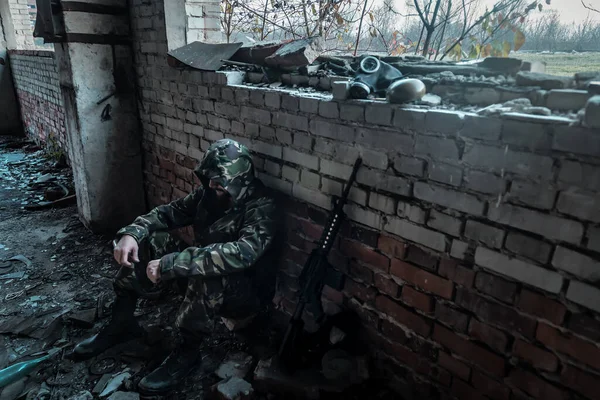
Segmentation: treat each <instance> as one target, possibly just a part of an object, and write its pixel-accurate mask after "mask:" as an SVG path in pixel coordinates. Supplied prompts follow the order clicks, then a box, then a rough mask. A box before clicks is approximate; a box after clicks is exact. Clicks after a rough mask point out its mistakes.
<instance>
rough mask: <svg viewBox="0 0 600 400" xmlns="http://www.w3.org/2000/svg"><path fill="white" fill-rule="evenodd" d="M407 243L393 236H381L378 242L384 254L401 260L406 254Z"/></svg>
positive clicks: (378, 246)
mask: <svg viewBox="0 0 600 400" xmlns="http://www.w3.org/2000/svg"><path fill="white" fill-rule="evenodd" d="M406 247H407V245H406V243H404V242H402V241H400V240H398V239H395V238H393V237H391V236H386V235H380V236H379V240H378V242H377V248H378V249H379V250H381V251H382V252H383V253H385V254H388V255H390V256H392V257H396V258H399V259H403V258H404V254H405V253H406Z"/></svg>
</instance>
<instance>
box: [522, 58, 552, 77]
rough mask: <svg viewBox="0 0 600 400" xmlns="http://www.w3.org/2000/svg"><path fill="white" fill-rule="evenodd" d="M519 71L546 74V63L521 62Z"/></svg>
mask: <svg viewBox="0 0 600 400" xmlns="http://www.w3.org/2000/svg"><path fill="white" fill-rule="evenodd" d="M521 71H527V72H536V73H539V74H545V73H546V63H545V62H543V61H523V65H522V66H521Z"/></svg>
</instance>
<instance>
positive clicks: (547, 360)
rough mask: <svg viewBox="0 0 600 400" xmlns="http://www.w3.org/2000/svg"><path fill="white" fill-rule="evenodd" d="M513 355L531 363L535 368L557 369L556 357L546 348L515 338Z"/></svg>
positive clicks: (544, 369) (549, 370)
mask: <svg viewBox="0 0 600 400" xmlns="http://www.w3.org/2000/svg"><path fill="white" fill-rule="evenodd" d="M513 356H515V357H519V358H520V359H522V360H525V361H526V362H528V363H529V364H531V365H532V366H533V367H534V368H535V369H541V370H543V371H548V372H554V371H556V370H557V369H558V358H556V356H555V355H554V354H552V353H550V352H548V351H546V350H543V349H541V348H539V347H537V346H534V345H532V344H529V343H527V342H524V341H523V340H521V339H517V340H516V341H515V344H514V346H513Z"/></svg>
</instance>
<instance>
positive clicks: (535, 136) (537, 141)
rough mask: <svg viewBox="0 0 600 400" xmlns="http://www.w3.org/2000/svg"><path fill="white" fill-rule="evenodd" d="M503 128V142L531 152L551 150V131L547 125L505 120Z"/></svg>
mask: <svg viewBox="0 0 600 400" xmlns="http://www.w3.org/2000/svg"><path fill="white" fill-rule="evenodd" d="M503 124H504V126H503V127H502V142H503V143H508V144H512V145H514V146H516V147H525V148H527V149H529V150H540V149H544V150H546V149H550V148H551V147H552V137H551V130H550V129H549V127H548V126H546V125H545V124H539V123H532V122H525V121H517V120H508V119H507V120H505V121H504V122H503Z"/></svg>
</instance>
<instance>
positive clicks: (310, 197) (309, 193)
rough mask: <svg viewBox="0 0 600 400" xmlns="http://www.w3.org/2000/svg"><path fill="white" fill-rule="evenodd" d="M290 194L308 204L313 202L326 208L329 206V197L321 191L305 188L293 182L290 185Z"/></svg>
mask: <svg viewBox="0 0 600 400" xmlns="http://www.w3.org/2000/svg"><path fill="white" fill-rule="evenodd" d="M292 195H293V196H294V197H297V198H298V199H300V200H302V201H305V202H307V203H310V204H314V205H316V206H319V207H321V208H324V209H326V210H329V209H330V208H331V199H330V198H329V196H326V195H324V194H323V193H320V192H317V191H314V190H311V189H308V188H305V187H304V186H302V185H300V184H297V183H294V185H293V186H292Z"/></svg>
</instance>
